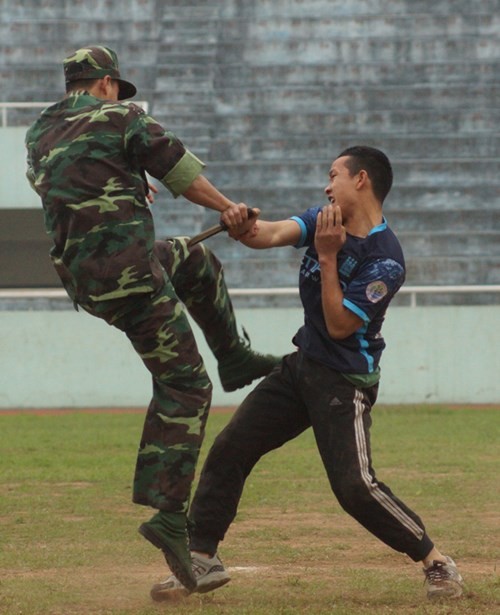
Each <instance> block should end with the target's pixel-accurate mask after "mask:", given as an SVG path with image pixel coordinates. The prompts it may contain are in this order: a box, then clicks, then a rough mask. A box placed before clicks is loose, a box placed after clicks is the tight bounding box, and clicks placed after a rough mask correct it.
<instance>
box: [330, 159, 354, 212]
mask: <svg viewBox="0 0 500 615" xmlns="http://www.w3.org/2000/svg"><path fill="white" fill-rule="evenodd" d="M347 159H348V157H347V156H342V157H341V158H337V159H336V160H334V161H333V164H332V166H331V167H330V173H329V175H328V176H329V181H328V185H327V186H326V188H325V194H326V196H327V197H328V200H329V201H330V203H334V204H335V205H339V207H341V208H342V212H343V213H344V210H347V208H348V207H349V205H350V204H351V203H352V202H353V199H354V197H355V194H356V191H355V186H356V177H357V176H356V175H354V176H351V175H350V173H349V169H348V168H347V166H346V164H345V163H346V161H347ZM346 213H347V211H346Z"/></svg>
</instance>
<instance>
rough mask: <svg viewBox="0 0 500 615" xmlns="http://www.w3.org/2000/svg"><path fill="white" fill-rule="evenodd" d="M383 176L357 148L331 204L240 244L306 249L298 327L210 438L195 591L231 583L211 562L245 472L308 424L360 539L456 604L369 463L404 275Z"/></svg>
mask: <svg viewBox="0 0 500 615" xmlns="http://www.w3.org/2000/svg"><path fill="white" fill-rule="evenodd" d="M391 185H392V168H391V165H390V162H389V160H388V159H387V157H386V156H385V154H383V152H381V151H380V150H377V149H374V148H370V147H365V146H355V147H352V148H348V149H346V150H344V151H343V152H341V153H340V154H339V156H338V157H337V158H336V159H335V160H334V162H333V164H332V166H331V168H330V172H329V182H328V185H327V187H326V189H325V192H326V195H327V197H328V200H329V202H330V203H329V204H328V205H326V206H325V207H322V208H321V207H313V208H310V209H308V210H306V211H305V212H303V213H302V214H300V215H298V216H293V217H292V218H291V219H288V220H282V221H278V222H266V221H260V220H258V221H256V222H254V223H253V224H252V225H251V227H250V228H247V226H248V223H247V225H246V226H245V225H244V228H243V227H242V228H241V229H239V231H238V233H240V234H241V232H242V231H245V230H246V233H245V234H243V235H241V236H239V239H240V240H241V241H242V242H243V243H245V244H246V245H247V246H249V247H251V248H255V249H261V248H274V247H280V246H295V247H297V248H305V249H306V252H305V254H304V257H303V260H302V264H301V267H300V277H299V288H300V297H301V300H302V304H303V307H304V316H305V318H304V325H303V326H302V327H301V328H300V329H299V331H298V332H297V333H296V335H295V337H294V339H293V341H294V343H295V345H296V346H297V347H298V350H297V352H294V353H292V354H290V355H288V356H286V357H284V359H283V361H282V364H281V368H280V369H279V370H274V371H273V372H271V373H270V374H269V375H268V376H267V377H266V378H265V379H264V380H263V381H262V382H261V383H260V384H259V385H257V387H256V388H255V390H254V391H253V392H252V393H250V394H249V395H248V396H247V397H246V399H245V400H244V401H243V403H242V404H241V405H240V407H239V408H238V410H237V411H236V413H235V414H234V415H233V417H232V418H231V420H230V422H229V423H228V425H227V426H226V427H225V429H224V430H223V431H222V432H221V433H220V434H219V435H218V436H217V438H216V440H215V442H214V444H213V446H212V448H211V449H210V452H209V454H208V457H207V460H206V463H205V465H204V468H203V470H202V473H201V477H200V482H199V485H198V488H197V490H196V493H195V496H194V499H193V502H192V505H191V509H190V513H189V518H190V521H191V525H192V529H191V531H190V546H191V551H192V556H193V567H194V570H195V574H196V576H197V580H198V585H197V589H196V591H198V592H204V591H209V590H211V589H215V588H217V587H220V586H221V585H224V584H225V583H227V582H228V581H229V575H228V574H227V572H226V571H225V569H224V567H223V565H222V563H221V561H220V559H219V558H218V556H217V548H218V544H219V542H220V541H221V540H223V538H224V536H225V533H226V531H227V529H228V528H229V526H230V524H231V522H232V520H233V519H234V517H235V515H236V512H237V507H238V503H239V500H240V497H241V494H242V491H243V486H244V483H245V480H246V478H247V476H248V475H249V474H250V472H251V470H252V468H253V467H254V465H255V464H256V463H257V462H258V460H259V459H260V458H261V457H262V456H263V455H264V454H266V453H267V452H269V451H271V450H273V449H276V448H278V447H280V446H282V445H283V444H284V443H285V442H288V441H289V440H291V439H292V438H295V437H296V436H298V435H299V434H300V433H302V432H303V431H304V430H305V429H307V428H309V427H312V429H313V431H314V435H315V438H316V443H317V446H318V450H319V452H320V455H321V459H322V461H323V465H324V467H325V470H326V472H327V475H328V479H329V481H330V485H331V488H332V491H333V492H334V494H335V496H336V497H337V499H338V501H339V503H340V504H341V506H342V507H343V508H344V509H345V510H346V511H347V512H348V513H349V514H350V515H351V516H352V517H354V518H355V519H356V520H357V521H358V522H359V523H361V524H362V525H363V526H364V527H365V528H366V529H367V530H368V531H369V532H371V533H372V534H373V535H374V536H376V537H377V538H379V539H380V540H382V541H383V542H384V543H385V544H387V545H388V546H390V547H392V548H393V549H395V550H397V551H400V552H403V553H406V554H407V555H408V556H409V557H410V558H411V559H413V560H414V561H421V562H422V563H423V566H424V572H425V579H426V587H427V594H428V596H429V598H438V597H443V596H445V597H458V596H460V595H461V594H462V578H461V576H460V574H459V572H458V570H457V567H456V565H455V563H454V562H453V560H452V559H451V558H450V557H447V556H445V555H442V554H441V553H440V552H439V551H438V550H437V548H436V547H435V546H434V544H433V542H432V541H431V539H430V538H429V536H428V535H427V533H426V531H425V528H424V525H423V523H422V521H421V520H420V518H419V517H418V516H417V515H416V514H415V513H414V512H413V511H412V510H410V509H409V508H408V506H406V505H405V504H404V503H403V502H402V501H401V500H399V499H398V498H397V497H396V496H395V495H394V494H393V493H392V492H391V490H390V489H389V487H387V486H386V485H384V484H383V483H382V482H380V481H378V480H377V478H376V476H375V471H374V470H373V467H372V460H371V451H370V426H371V421H372V419H371V414H370V413H371V409H372V406H373V404H374V403H375V401H376V398H377V392H378V382H379V378H380V367H379V361H380V357H381V354H382V351H383V349H384V347H385V342H384V339H383V337H382V334H381V328H382V323H383V321H384V317H385V313H386V310H387V307H388V306H389V303H390V301H391V299H392V298H393V297H394V295H395V294H396V292H397V291H398V290H399V288H400V287H401V285H402V284H403V282H404V279H405V262H404V257H403V252H402V250H401V246H400V245H399V242H398V240H397V238H396V236H395V235H394V233H393V232H392V231H391V229H390V228H389V227H388V225H387V222H386V220H385V219H384V217H383V215H382V204H383V201H384V199H385V197H386V195H387V193H388V192H389V190H390V188H391ZM188 593H189V591H188V590H186V588H184V587H182V584H181V583H180V582H179V580H178V579H176V578H175V576H171V577H169V578H168V579H167V580H166V581H164V582H163V583H160V584H157V585H155V586H154V587H153V589H152V596H153V598H154V599H156V600H167V599H170V598H172V597H173V596H177V595H179V594H181V595H186V594H188Z"/></svg>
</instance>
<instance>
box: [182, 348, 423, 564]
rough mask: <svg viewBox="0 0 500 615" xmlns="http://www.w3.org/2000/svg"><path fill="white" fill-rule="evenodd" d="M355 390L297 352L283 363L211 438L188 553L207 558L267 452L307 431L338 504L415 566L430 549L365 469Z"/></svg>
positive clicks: (366, 401)
mask: <svg viewBox="0 0 500 615" xmlns="http://www.w3.org/2000/svg"><path fill="white" fill-rule="evenodd" d="M376 396H377V387H371V388H367V389H359V388H356V387H355V386H354V385H352V384H350V383H349V382H348V381H347V380H346V379H345V378H344V377H343V376H342V375H341V374H339V373H338V372H336V371H334V370H332V369H330V368H328V367H326V366H324V365H321V364H319V363H316V362H315V361H311V360H310V359H308V358H307V357H304V356H303V355H302V354H301V353H300V352H299V353H293V354H291V355H289V356H287V357H285V358H284V360H283V363H282V366H281V369H280V370H275V371H273V372H272V373H271V374H270V375H269V376H267V377H266V378H265V379H264V380H263V381H262V382H261V383H260V384H259V385H258V386H257V387H256V388H255V390H254V391H253V392H252V393H250V394H249V395H248V396H247V397H246V399H245V400H244V401H243V403H242V404H241V406H240V407H239V408H238V410H237V411H236V412H235V414H234V415H233V417H232V418H231V420H230V422H229V423H228V425H227V426H226V427H225V428H224V429H223V431H222V432H221V433H220V434H219V435H218V436H217V438H216V440H215V442H214V444H213V446H212V448H211V449H210V452H209V455H208V457H207V460H206V462H205V465H204V467H203V470H202V474H201V476H200V481H199V485H198V488H197V490H196V493H195V496H194V499H193V502H192V504H191V509H190V515H189V516H190V520H191V523H192V529H191V548H192V549H194V550H198V551H206V552H209V553H214V552H215V551H216V550H217V545H218V543H219V541H220V540H222V539H223V538H224V535H225V533H226V531H227V529H228V527H229V525H230V524H231V522H232V521H233V519H234V517H235V515H236V512H237V508H238V503H239V500H240V497H241V494H242V491H243V486H244V483H245V480H246V478H247V476H248V475H249V474H250V472H251V470H252V468H253V467H254V465H255V464H256V463H257V461H258V460H259V459H260V458H261V457H262V456H263V455H265V454H266V453H267V452H269V451H271V450H273V449H276V448H278V447H280V446H282V445H283V444H284V443H285V442H288V441H289V440H291V439H293V438H295V437H296V436H298V435H299V434H300V433H302V432H303V431H304V430H305V429H307V428H308V427H312V428H313V430H314V434H315V437H316V442H317V445H318V450H319V452H320V455H321V458H322V461H323V464H324V466H325V469H326V472H327V475H328V478H329V481H330V485H331V488H332V490H333V492H334V494H335V496H336V497H337V499H338V501H339V503H340V505H341V506H342V507H343V508H344V510H346V511H347V512H348V513H349V514H350V515H351V516H352V517H354V518H355V519H356V520H357V521H358V522H359V523H361V524H362V525H363V526H364V527H365V528H366V529H367V530H368V531H370V532H371V533H372V534H374V535H375V536H377V537H378V538H379V539H380V540H382V541H383V542H384V543H386V544H387V545H389V546H390V547H392V548H393V549H395V550H397V551H401V552H403V553H406V554H408V555H409V556H410V557H411V558H412V559H413V560H414V561H420V560H422V559H423V558H424V557H425V556H427V555H428V553H429V552H430V551H431V549H432V547H433V544H432V542H431V540H430V538H429V537H428V536H427V534H426V533H425V529H424V526H423V524H422V521H421V520H420V519H419V517H418V516H417V515H416V514H415V513H414V512H412V511H411V510H410V509H409V508H408V507H407V506H406V505H405V504H404V503H403V502H401V501H400V500H399V499H398V498H397V497H396V496H395V495H394V494H393V493H392V492H391V490H390V489H389V488H388V487H387V486H386V485H384V484H383V483H381V482H379V481H378V480H377V479H376V477H375V472H374V470H373V468H372V464H371V453H370V437H369V430H370V426H371V416H370V410H371V407H372V405H373V404H374V402H375V400H376Z"/></svg>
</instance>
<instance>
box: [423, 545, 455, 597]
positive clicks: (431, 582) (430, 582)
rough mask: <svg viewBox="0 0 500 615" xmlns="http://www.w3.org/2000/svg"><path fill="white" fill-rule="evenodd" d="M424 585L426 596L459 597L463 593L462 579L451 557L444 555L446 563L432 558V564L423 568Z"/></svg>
mask: <svg viewBox="0 0 500 615" xmlns="http://www.w3.org/2000/svg"><path fill="white" fill-rule="evenodd" d="M424 574H425V581H424V586H425V587H426V589H427V598H429V599H430V600H435V599H437V598H460V596H461V595H462V593H463V583H464V581H463V579H462V575H461V574H460V573H459V572H458V568H457V566H456V564H455V562H454V561H453V560H452V559H451V557H448V556H447V557H446V564H445V563H443V562H437V561H436V560H434V561H433V562H432V565H431V566H429V567H428V568H424Z"/></svg>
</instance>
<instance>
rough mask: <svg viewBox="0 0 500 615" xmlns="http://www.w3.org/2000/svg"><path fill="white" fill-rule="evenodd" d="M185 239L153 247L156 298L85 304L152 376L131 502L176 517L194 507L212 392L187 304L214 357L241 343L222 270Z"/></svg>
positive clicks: (201, 248)
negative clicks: (159, 271)
mask: <svg viewBox="0 0 500 615" xmlns="http://www.w3.org/2000/svg"><path fill="white" fill-rule="evenodd" d="M187 239H188V238H187V237H186V238H184V237H176V238H173V239H169V240H166V241H157V242H156V243H155V254H156V256H157V257H158V259H159V260H160V262H161V264H162V266H163V268H164V270H165V276H164V277H165V283H164V285H163V287H162V288H161V289H160V290H159V291H158V292H157V293H156V294H154V295H152V296H151V295H147V296H145V295H135V296H131V297H127V298H126V299H120V300H112V301H104V302H94V303H93V304H92V305H82V307H83V308H84V309H85V310H86V311H88V312H90V313H92V314H93V315H94V316H98V317H100V318H104V320H106V322H108V323H109V324H111V325H113V326H114V327H117V328H118V329H120V330H121V331H123V332H124V333H125V334H126V335H127V337H128V338H129V340H130V341H131V342H132V345H133V347H134V349H135V350H136V352H137V353H138V355H139V356H140V357H141V359H142V361H143V362H144V365H145V366H146V367H147V369H148V370H149V371H150V373H151V375H152V378H153V397H152V399H151V402H150V404H149V407H148V410H147V414H146V418H145V422H144V427H143V432H142V437H141V442H140V446H139V452H138V457H137V464H136V470H135V477H134V490H133V501H134V502H135V503H137V504H142V505H146V506H151V507H153V508H156V509H159V510H165V511H172V512H183V511H187V509H188V506H189V498H190V492H191V484H192V482H193V479H194V474H195V469H196V464H197V460H198V455H199V452H200V447H201V444H202V441H203V437H204V433H205V424H206V420H207V417H208V411H209V408H210V402H211V395H212V384H211V382H210V379H209V377H208V374H207V372H206V370H205V366H204V364H203V359H202V357H201V356H200V354H199V352H198V348H197V345H196V341H195V339H194V336H193V332H192V330H191V326H190V324H189V321H188V318H187V315H186V311H185V309H184V306H185V308H187V310H188V311H189V313H190V315H191V316H192V318H193V319H194V321H195V322H196V323H197V324H198V325H199V326H200V328H201V330H202V331H203V333H204V335H205V338H206V340H207V343H208V345H209V347H210V349H211V350H212V352H213V353H214V355H215V357H216V358H220V357H222V356H224V354H225V353H226V352H227V351H228V350H230V349H231V348H233V347H235V346H236V345H238V343H239V336H238V333H237V328H236V321H235V317H234V312H233V307H232V304H231V300H230V298H229V294H228V292H227V288H226V285H225V282H224V276H223V271H222V266H221V264H220V262H219V261H218V260H217V258H216V257H215V256H214V255H213V254H212V252H210V251H209V250H208V249H207V248H206V247H205V246H204V245H203V244H198V245H196V246H193V247H191V248H188V247H187ZM125 377H126V375H125Z"/></svg>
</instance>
